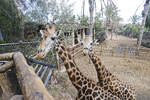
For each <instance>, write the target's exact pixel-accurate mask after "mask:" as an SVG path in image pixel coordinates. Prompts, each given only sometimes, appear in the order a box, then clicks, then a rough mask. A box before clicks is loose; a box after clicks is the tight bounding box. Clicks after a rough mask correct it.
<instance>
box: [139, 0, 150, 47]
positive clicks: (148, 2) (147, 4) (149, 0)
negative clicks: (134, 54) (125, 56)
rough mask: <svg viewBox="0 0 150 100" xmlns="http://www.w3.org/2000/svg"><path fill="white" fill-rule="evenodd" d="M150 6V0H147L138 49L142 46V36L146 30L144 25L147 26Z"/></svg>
mask: <svg viewBox="0 0 150 100" xmlns="http://www.w3.org/2000/svg"><path fill="white" fill-rule="evenodd" d="M149 8H150V0H146V2H145V4H144V10H143V14H142V17H143V19H142V24H141V29H140V35H139V38H138V49H139V48H140V46H141V41H142V37H143V32H144V27H145V22H146V18H147V15H148V11H149Z"/></svg>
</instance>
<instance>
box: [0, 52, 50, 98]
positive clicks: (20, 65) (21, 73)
mask: <svg viewBox="0 0 150 100" xmlns="http://www.w3.org/2000/svg"><path fill="white" fill-rule="evenodd" d="M0 60H4V61H6V60H8V62H6V63H5V64H2V67H1V65H0V70H2V71H1V74H0V80H1V81H0V86H1V89H2V91H3V94H5V100H9V99H10V98H11V99H10V100H16V98H18V99H17V100H23V98H24V100H53V97H52V96H51V95H50V94H49V93H48V91H47V90H46V88H45V86H44V84H43V82H42V81H41V79H40V78H39V77H38V76H37V75H36V74H35V72H34V69H33V68H32V67H31V66H29V65H28V64H27V62H26V59H25V58H24V56H23V54H22V53H20V52H17V53H6V54H0ZM10 62H11V63H10ZM12 66H13V67H12ZM5 67H6V68H5ZM10 68H11V69H10ZM12 68H14V69H15V71H16V73H17V74H16V75H17V78H16V80H13V81H18V83H19V84H18V85H19V86H13V85H14V84H12V82H11V80H10V79H9V77H8V76H7V75H6V71H7V70H8V69H10V70H12ZM12 71H14V70H12ZM4 72H5V73H4ZM15 85H16V84H15ZM12 86H13V88H12ZM15 87H20V89H21V91H20V92H19V93H18V92H17V91H15V90H14V88H15ZM6 98H7V99H6Z"/></svg>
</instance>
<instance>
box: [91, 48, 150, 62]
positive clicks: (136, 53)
mask: <svg viewBox="0 0 150 100" xmlns="http://www.w3.org/2000/svg"><path fill="white" fill-rule="evenodd" d="M94 51H95V52H97V53H98V54H100V55H102V56H122V57H136V58H142V57H145V58H146V59H147V58H150V49H147V48H141V49H139V50H138V49H137V48H135V47H113V48H105V47H103V46H101V47H99V48H96V47H95V48H94Z"/></svg>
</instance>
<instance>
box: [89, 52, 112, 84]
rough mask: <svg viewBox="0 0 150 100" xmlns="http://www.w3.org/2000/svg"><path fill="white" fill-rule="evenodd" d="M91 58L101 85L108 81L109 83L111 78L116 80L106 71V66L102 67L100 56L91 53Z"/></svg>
mask: <svg viewBox="0 0 150 100" xmlns="http://www.w3.org/2000/svg"><path fill="white" fill-rule="evenodd" d="M89 57H90V59H91V61H92V62H93V64H94V66H95V69H96V72H97V76H98V80H99V82H100V83H103V82H106V81H107V82H108V81H109V79H110V77H111V78H112V77H113V78H115V77H114V75H112V74H111V73H110V72H109V71H108V70H107V69H106V67H105V66H104V65H102V62H101V60H100V59H99V57H98V56H96V55H95V53H94V52H90V53H89ZM113 78H112V79H113Z"/></svg>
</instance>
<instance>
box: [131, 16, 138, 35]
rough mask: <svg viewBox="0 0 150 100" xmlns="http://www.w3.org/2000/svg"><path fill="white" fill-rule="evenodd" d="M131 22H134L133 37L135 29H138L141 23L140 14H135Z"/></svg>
mask: <svg viewBox="0 0 150 100" xmlns="http://www.w3.org/2000/svg"><path fill="white" fill-rule="evenodd" d="M130 20H131V23H132V29H133V30H132V32H131V34H130V36H131V37H133V35H134V29H136V26H137V25H138V24H139V20H140V16H138V15H133V16H132V17H131V18H130Z"/></svg>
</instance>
